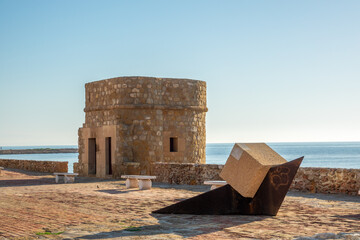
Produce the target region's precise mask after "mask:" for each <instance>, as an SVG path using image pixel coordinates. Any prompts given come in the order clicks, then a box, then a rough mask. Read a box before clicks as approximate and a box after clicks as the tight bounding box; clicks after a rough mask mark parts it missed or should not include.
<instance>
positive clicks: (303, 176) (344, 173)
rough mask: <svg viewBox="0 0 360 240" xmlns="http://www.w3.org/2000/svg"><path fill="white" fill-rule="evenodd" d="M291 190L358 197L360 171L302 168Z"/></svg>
mask: <svg viewBox="0 0 360 240" xmlns="http://www.w3.org/2000/svg"><path fill="white" fill-rule="evenodd" d="M291 189H295V190H299V191H307V192H312V193H346V194H350V195H356V194H357V193H358V191H359V190H360V169H345V168H309V167H307V168H300V169H299V170H298V172H297V174H296V176H295V179H294V181H293V184H292V185H291Z"/></svg>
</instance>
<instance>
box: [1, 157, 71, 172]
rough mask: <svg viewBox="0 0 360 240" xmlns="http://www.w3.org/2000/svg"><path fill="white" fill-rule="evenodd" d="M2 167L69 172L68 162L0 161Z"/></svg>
mask: <svg viewBox="0 0 360 240" xmlns="http://www.w3.org/2000/svg"><path fill="white" fill-rule="evenodd" d="M0 166H1V167H5V168H14V169H22V170H27V171H32V172H43V173H54V172H68V162H56V161H35V160H14V159H0Z"/></svg>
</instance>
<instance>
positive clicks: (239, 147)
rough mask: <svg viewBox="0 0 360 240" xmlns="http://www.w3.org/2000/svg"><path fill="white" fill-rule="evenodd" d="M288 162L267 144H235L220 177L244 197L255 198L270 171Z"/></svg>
mask: <svg viewBox="0 0 360 240" xmlns="http://www.w3.org/2000/svg"><path fill="white" fill-rule="evenodd" d="M286 162H287V161H286V160H285V159H284V158H283V157H281V156H280V155H279V154H277V153H276V152H275V151H274V150H272V149H271V148H270V147H269V146H268V145H266V144H265V143H235V145H234V147H233V149H232V151H231V153H230V156H229V158H228V159H227V161H226V164H225V166H224V168H223V170H222V171H221V173H220V177H221V178H223V179H224V180H225V181H227V183H228V184H230V185H231V186H232V187H233V188H234V189H235V190H236V191H237V192H238V193H240V194H241V195H242V196H243V197H249V198H253V197H254V195H255V193H256V192H257V190H258V189H259V187H260V185H261V183H262V182H263V180H264V178H265V176H266V174H267V172H268V171H269V169H270V168H271V167H273V166H275V165H279V164H283V163H286Z"/></svg>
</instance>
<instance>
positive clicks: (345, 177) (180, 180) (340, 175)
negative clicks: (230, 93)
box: [151, 163, 360, 195]
mask: <svg viewBox="0 0 360 240" xmlns="http://www.w3.org/2000/svg"><path fill="white" fill-rule="evenodd" d="M223 166H224V165H217V164H189V163H188V164H185V163H183V164H178V163H155V164H153V165H152V172H151V174H152V175H155V176H157V179H156V181H158V182H165V183H172V184H190V185H199V184H203V182H204V181H205V180H222V179H221V178H220V177H219V173H220V172H221V170H222V168H223ZM290 189H293V190H298V191H304V192H312V193H345V194H350V195H356V194H357V192H358V191H359V189H360V169H342V168H338V169H335V168H300V169H299V170H298V173H297V174H296V176H295V179H294V181H293V184H292V185H291V187H290Z"/></svg>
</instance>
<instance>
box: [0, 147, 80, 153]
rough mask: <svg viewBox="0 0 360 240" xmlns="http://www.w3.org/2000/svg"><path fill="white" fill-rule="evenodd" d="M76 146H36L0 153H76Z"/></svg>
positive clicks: (0, 151) (1, 151)
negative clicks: (35, 147) (34, 147)
mask: <svg viewBox="0 0 360 240" xmlns="http://www.w3.org/2000/svg"><path fill="white" fill-rule="evenodd" d="M77 152H78V149H77V148H59V149H55V148H37V149H6V150H0V154H41V153H77Z"/></svg>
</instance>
